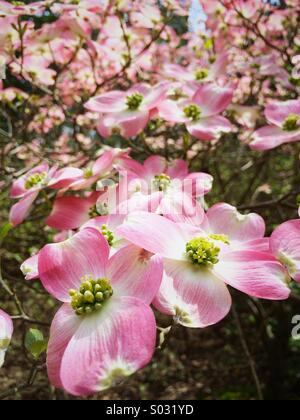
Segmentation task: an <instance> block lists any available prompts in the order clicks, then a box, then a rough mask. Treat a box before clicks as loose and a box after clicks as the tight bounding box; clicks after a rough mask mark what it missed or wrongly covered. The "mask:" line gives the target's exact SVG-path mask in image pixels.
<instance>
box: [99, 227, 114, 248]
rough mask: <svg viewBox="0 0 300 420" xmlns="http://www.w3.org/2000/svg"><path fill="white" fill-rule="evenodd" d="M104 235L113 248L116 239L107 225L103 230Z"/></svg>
mask: <svg viewBox="0 0 300 420" xmlns="http://www.w3.org/2000/svg"><path fill="white" fill-rule="evenodd" d="M101 232H102V235H103V236H104V237H105V238H106V239H107V242H108V245H109V246H113V243H114V240H115V237H114V234H113V233H112V232H111V231H110V230H108V228H107V226H106V225H103V226H102V228H101Z"/></svg>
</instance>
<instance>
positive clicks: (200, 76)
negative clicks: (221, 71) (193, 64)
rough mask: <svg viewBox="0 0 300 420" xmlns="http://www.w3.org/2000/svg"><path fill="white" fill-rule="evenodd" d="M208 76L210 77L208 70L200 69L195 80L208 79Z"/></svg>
mask: <svg viewBox="0 0 300 420" xmlns="http://www.w3.org/2000/svg"><path fill="white" fill-rule="evenodd" d="M207 76H208V69H198V70H196V72H195V78H196V80H198V81H200V80H204V79H206V78H207Z"/></svg>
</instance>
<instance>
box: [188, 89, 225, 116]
mask: <svg viewBox="0 0 300 420" xmlns="http://www.w3.org/2000/svg"><path fill="white" fill-rule="evenodd" d="M232 96H233V89H232V88H230V87H221V86H219V85H217V84H213V83H206V84H202V85H201V86H200V87H199V89H198V90H197V92H196V93H195V96H194V98H193V101H194V102H195V103H196V104H197V105H199V106H200V108H201V111H202V117H211V116H214V115H217V114H220V113H222V112H223V111H225V109H226V108H227V107H228V106H229V104H230V103H231V101H232Z"/></svg>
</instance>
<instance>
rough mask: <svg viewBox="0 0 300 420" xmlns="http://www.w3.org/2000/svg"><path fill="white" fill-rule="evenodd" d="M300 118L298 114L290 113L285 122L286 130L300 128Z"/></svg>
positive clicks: (284, 127)
mask: <svg viewBox="0 0 300 420" xmlns="http://www.w3.org/2000/svg"><path fill="white" fill-rule="evenodd" d="M299 120H300V117H299V116H298V115H289V116H288V117H287V118H286V119H285V121H284V123H283V129H284V131H295V130H297V129H298V128H300V126H299V124H298V122H299Z"/></svg>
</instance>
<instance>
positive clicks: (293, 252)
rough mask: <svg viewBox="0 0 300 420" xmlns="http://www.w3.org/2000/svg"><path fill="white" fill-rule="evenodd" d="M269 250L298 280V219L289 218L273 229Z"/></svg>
mask: <svg viewBox="0 0 300 420" xmlns="http://www.w3.org/2000/svg"><path fill="white" fill-rule="evenodd" d="M270 250H271V252H272V253H273V254H274V255H275V256H276V257H277V258H278V259H279V260H280V261H281V262H282V263H283V264H285V265H286V267H287V269H288V270H289V273H290V275H291V277H293V278H294V279H295V280H296V281H299V282H300V220H290V221H288V222H285V223H283V224H282V225H280V226H279V227H278V228H277V229H275V231H274V232H273V234H272V236H271V239H270Z"/></svg>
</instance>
